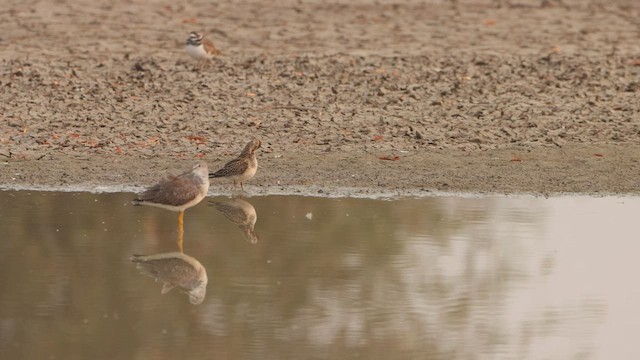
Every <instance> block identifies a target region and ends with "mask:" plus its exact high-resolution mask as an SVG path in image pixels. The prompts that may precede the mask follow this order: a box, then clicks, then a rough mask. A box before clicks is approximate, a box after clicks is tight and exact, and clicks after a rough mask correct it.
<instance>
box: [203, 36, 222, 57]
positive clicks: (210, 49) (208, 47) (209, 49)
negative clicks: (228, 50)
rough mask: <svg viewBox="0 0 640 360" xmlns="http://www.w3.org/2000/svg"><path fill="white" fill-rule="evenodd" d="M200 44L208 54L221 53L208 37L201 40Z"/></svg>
mask: <svg viewBox="0 0 640 360" xmlns="http://www.w3.org/2000/svg"><path fill="white" fill-rule="evenodd" d="M202 46H204V49H205V50H206V51H207V52H208V53H210V54H213V55H220V54H221V52H220V50H218V48H217V47H216V46H215V45H213V43H212V42H211V41H210V40H209V39H204V40H203V41H202Z"/></svg>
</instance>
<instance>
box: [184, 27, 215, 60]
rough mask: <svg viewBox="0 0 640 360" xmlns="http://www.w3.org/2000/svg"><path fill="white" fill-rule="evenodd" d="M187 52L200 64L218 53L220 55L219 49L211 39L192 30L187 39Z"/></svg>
mask: <svg viewBox="0 0 640 360" xmlns="http://www.w3.org/2000/svg"><path fill="white" fill-rule="evenodd" d="M186 49H187V54H189V56H191V57H192V58H193V59H195V60H198V64H201V63H202V62H203V61H206V60H210V59H211V58H213V57H214V56H216V55H220V50H218V49H217V48H216V47H215V46H214V45H213V43H212V42H211V41H209V40H208V39H205V38H204V35H201V34H198V33H197V32H195V31H192V32H191V33H190V34H189V38H188V39H187V47H186Z"/></svg>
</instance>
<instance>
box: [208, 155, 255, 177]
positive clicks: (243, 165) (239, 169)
mask: <svg viewBox="0 0 640 360" xmlns="http://www.w3.org/2000/svg"><path fill="white" fill-rule="evenodd" d="M248 167H249V161H247V159H244V158H237V159H233V160H231V161H229V162H228V163H226V164H225V165H224V167H223V168H222V169H220V170H218V171H216V172H215V173H213V174H209V176H210V177H214V178H216V177H227V176H234V175H242V174H244V172H245V171H247V168H248Z"/></svg>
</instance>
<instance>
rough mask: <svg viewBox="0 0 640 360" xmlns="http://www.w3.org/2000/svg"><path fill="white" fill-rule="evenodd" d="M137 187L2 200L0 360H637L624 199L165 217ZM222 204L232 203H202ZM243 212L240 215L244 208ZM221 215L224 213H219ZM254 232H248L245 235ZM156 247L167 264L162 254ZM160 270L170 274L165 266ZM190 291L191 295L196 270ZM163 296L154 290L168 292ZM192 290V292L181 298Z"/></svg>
mask: <svg viewBox="0 0 640 360" xmlns="http://www.w3.org/2000/svg"><path fill="white" fill-rule="evenodd" d="M132 197H133V194H128V193H121V194H89V193H47V192H29V191H13V192H10V191H4V192H0V204H1V206H0V231H1V232H2V234H3V239H2V241H0V261H1V264H2V274H1V275H0V358H2V359H9V358H11V359H49V358H53V359H70V358H84V359H116V358H117V359H125V358H126V359H131V358H139V359H166V358H184V359H211V358H223V359H314V358H317V359H320V358H332V359H427V358H429V359H515V358H517V359H542V358H544V359H634V358H636V356H637V354H638V353H639V352H640V343H639V342H638V341H637V340H636V336H637V334H638V333H639V331H640V310H639V307H638V306H637V304H639V303H640V289H639V287H638V285H637V284H638V281H637V276H638V274H640V262H639V261H637V254H638V248H639V245H638V243H639V241H638V240H639V239H640V237H639V236H638V232H639V230H640V223H639V222H638V214H640V199H638V198H626V199H624V198H587V197H561V198H551V199H543V198H533V197H528V196H526V197H501V196H498V197H484V198H457V197H433V198H423V199H403V200H392V201H382V200H366V199H326V198H310V197H295V196H265V197H249V198H244V199H243V200H244V201H246V203H242V202H241V201H235V202H234V203H232V204H227V205H238V204H242V205H244V206H245V208H247V209H250V208H251V207H253V209H255V211H256V214H257V222H256V223H255V227H254V228H253V232H252V231H250V230H248V228H250V227H251V226H249V225H239V224H237V223H234V222H233V221H230V220H229V218H231V219H235V221H236V222H238V219H242V216H239V215H242V214H243V213H241V212H240V213H239V212H235V213H234V212H233V211H231V210H230V209H232V208H229V207H227V215H229V216H228V217H226V216H224V214H223V213H222V212H221V211H220V210H218V208H216V207H213V206H207V205H206V204H205V202H203V203H201V204H200V205H198V206H196V207H195V208H192V209H189V210H187V212H186V215H185V225H184V237H183V248H184V255H186V256H188V258H189V259H192V260H189V261H191V263H189V264H191V265H193V264H199V265H201V266H202V267H204V268H205V269H206V278H207V279H206V288H205V289H206V293H205V294H201V298H200V299H199V300H198V299H195V301H194V302H196V303H197V302H199V301H201V304H199V305H193V304H192V303H191V302H190V298H189V296H188V294H186V293H185V292H183V291H180V290H179V289H177V288H176V289H173V290H170V291H168V293H166V294H161V290H162V289H163V283H162V281H160V282H155V281H154V279H153V278H152V277H150V276H148V275H149V274H145V273H144V269H138V268H137V267H136V265H135V264H134V263H133V262H132V261H131V260H130V257H131V256H132V255H133V254H143V255H153V254H164V255H162V257H164V258H165V259H166V258H171V259H173V260H171V261H167V262H166V264H163V265H162V266H165V268H164V269H160V270H159V271H161V272H164V273H163V274H164V276H165V277H164V279H165V280H166V279H169V278H172V277H173V280H175V278H176V277H178V276H177V275H176V274H179V275H180V276H183V275H184V276H188V275H194V274H192V273H190V270H188V269H187V270H185V266H186V265H185V264H188V263H185V262H182V261H181V260H180V258H179V256H183V258H184V255H176V254H179V252H178V250H179V245H178V243H177V240H178V236H177V232H176V230H177V213H172V212H168V211H165V210H162V209H157V208H150V207H133V206H131V205H130V204H129V201H130V199H131V198H132ZM206 200H209V201H218V202H228V201H229V200H230V199H229V198H222V197H216V198H208V199H206ZM247 203H248V204H250V205H249V207H247V205H246V204H247ZM221 208H222V207H221ZM253 234H256V235H257V236H254V235H253ZM167 254H169V255H167ZM167 267H168V268H167ZM189 279H190V280H189V281H192V282H191V284H198V282H199V284H200V285H202V284H203V281H202V280H203V277H202V273H200V274H195V275H194V276H192V277H191V278H189ZM165 290H166V289H165ZM185 291H188V290H185Z"/></svg>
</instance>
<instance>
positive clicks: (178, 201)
mask: <svg viewBox="0 0 640 360" xmlns="http://www.w3.org/2000/svg"><path fill="white" fill-rule="evenodd" d="M208 173H209V169H208V168H207V164H206V163H205V162H204V161H199V162H197V163H196V164H195V165H194V166H193V168H191V170H189V171H187V172H185V173H183V174H180V175H178V176H169V177H167V178H166V179H164V180H162V181H160V182H159V183H157V184H155V185H153V186H151V187H150V188H148V189H147V190H145V191H144V192H143V193H142V194H140V195H139V196H138V198H136V199H135V200H133V204H134V205H149V206H155V207H159V208H163V209H167V210H171V211H179V212H180V215H178V225H179V232H180V231H181V230H182V224H183V218H184V211H185V210H186V209H188V208H190V207H192V206H195V205H197V204H198V203H199V202H200V201H202V199H204V198H205V197H206V196H207V192H208V191H209V178H208V176H207V175H208Z"/></svg>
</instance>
